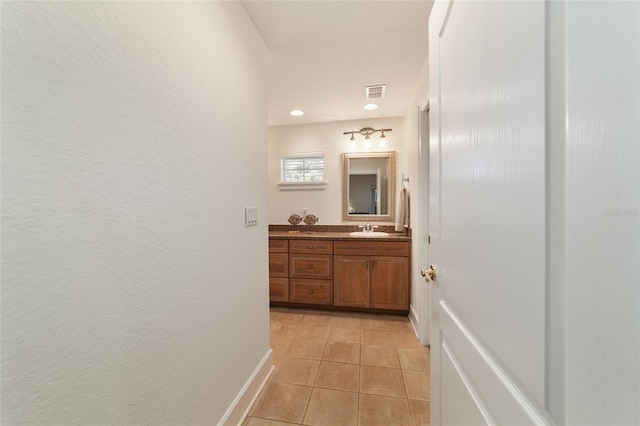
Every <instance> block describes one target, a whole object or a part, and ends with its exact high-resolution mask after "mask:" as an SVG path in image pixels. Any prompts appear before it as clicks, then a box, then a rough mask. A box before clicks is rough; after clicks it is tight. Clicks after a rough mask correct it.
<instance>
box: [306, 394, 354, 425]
mask: <svg viewBox="0 0 640 426" xmlns="http://www.w3.org/2000/svg"><path fill="white" fill-rule="evenodd" d="M357 421H358V394H357V393H355V392H345V391H339V390H332V389H318V388H314V389H313V392H312V393H311V399H310V400H309V406H308V407H307V413H306V414H305V416H304V424H305V425H318V426H320V425H323V426H324V425H326V426H334V425H335V426H337V425H355V424H356V422H357Z"/></svg>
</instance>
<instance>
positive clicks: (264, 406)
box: [251, 382, 311, 423]
mask: <svg viewBox="0 0 640 426" xmlns="http://www.w3.org/2000/svg"><path fill="white" fill-rule="evenodd" d="M310 396H311V388H310V387H307V386H299V385H290V384H287V383H278V382H269V383H268V384H267V386H266V388H265V390H264V393H263V394H262V396H261V397H260V400H259V401H258V403H257V405H256V407H255V408H254V410H253V412H252V413H251V417H260V418H263V419H269V420H278V421H282V422H290V423H302V420H303V418H304V413H305V410H306V408H307V404H308V402H309V397H310Z"/></svg>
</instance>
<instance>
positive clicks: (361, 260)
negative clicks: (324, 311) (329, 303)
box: [333, 256, 369, 308]
mask: <svg viewBox="0 0 640 426" xmlns="http://www.w3.org/2000/svg"><path fill="white" fill-rule="evenodd" d="M334 257H335V260H334V261H335V277H334V287H335V288H334V302H333V304H334V305H335V306H352V307H360V308H368V307H369V258H368V256H334Z"/></svg>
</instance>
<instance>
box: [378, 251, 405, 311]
mask: <svg viewBox="0 0 640 426" xmlns="http://www.w3.org/2000/svg"><path fill="white" fill-rule="evenodd" d="M408 276H409V259H408V258H406V257H391V256H388V257H382V256H376V257H372V258H371V307H372V308H379V309H398V310H405V311H406V310H407V309H409V295H408V293H407V290H408V287H409V286H408V285H407V279H408Z"/></svg>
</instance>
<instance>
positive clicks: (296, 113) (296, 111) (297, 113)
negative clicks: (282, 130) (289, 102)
mask: <svg viewBox="0 0 640 426" xmlns="http://www.w3.org/2000/svg"><path fill="white" fill-rule="evenodd" d="M289 114H291V115H293V116H294V117H300V116H301V115H304V111H302V110H299V109H292V110H291V111H289Z"/></svg>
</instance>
